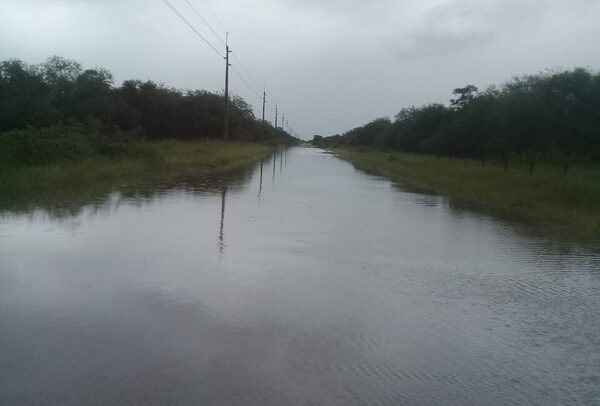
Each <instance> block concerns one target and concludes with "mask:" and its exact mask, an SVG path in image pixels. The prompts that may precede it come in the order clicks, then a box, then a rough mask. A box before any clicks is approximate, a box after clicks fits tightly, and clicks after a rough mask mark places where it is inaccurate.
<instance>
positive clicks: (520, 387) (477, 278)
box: [0, 146, 600, 406]
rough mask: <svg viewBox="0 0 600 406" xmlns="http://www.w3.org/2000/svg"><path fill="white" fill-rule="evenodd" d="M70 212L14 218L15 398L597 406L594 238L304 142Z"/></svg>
mask: <svg viewBox="0 0 600 406" xmlns="http://www.w3.org/2000/svg"><path fill="white" fill-rule="evenodd" d="M165 148H167V149H168V147H167V146H165ZM173 148H175V147H173ZM184 156H185V155H184ZM181 159H184V160H187V159H188V158H185V157H182V158H181ZM189 159H192V158H189ZM62 199H63V201H59V200H52V201H50V202H49V201H46V202H39V203H38V204H37V205H36V208H34V209H32V208H29V206H28V205H26V204H24V205H23V206H20V207H15V208H3V209H2V212H1V215H0V349H1V350H0V354H1V356H0V404H3V405H4V404H6V405H12V404H15V405H21V404H27V405H47V404H60V405H82V404H84V405H107V404H146V405H165V404H177V405H232V404H235V405H241V404H248V405H282V404H284V405H404V404H407V405H413V404H415V405H416V404H418V405H490V406H495V405H544V406H547V405H593V404H598V403H600V385H599V382H600V353H599V352H598V348H600V338H599V337H600V336H599V335H598V331H600V319H599V317H598V309H599V308H600V273H599V270H600V248H598V246H595V245H593V244H592V245H587V246H585V245H581V244H577V243H573V242H569V241H563V240H559V239H555V238H553V237H551V236H548V235H547V234H546V233H545V231H544V230H539V229H536V228H530V227H525V226H523V225H520V224H521V223H512V222H508V221H504V220H498V219H497V218H494V217H491V216H489V215H486V214H482V212H480V211H476V212H475V211H470V210H468V209H465V207H464V206H456V205H454V204H453V203H452V201H451V200H449V199H447V198H445V197H442V196H437V195H431V194H423V193H415V192H412V191H409V190H407V189H406V188H404V187H403V186H398V185H397V184H395V183H392V182H390V181H389V180H386V179H382V178H378V177H375V176H371V175H367V174H365V173H364V172H361V171H359V170H357V169H355V168H354V167H353V166H352V165H350V164H348V163H346V162H344V161H341V160H340V159H338V158H336V157H335V156H332V155H331V154H325V153H323V152H322V151H320V150H316V149H309V148H295V149H292V150H289V151H285V152H278V153H277V154H275V155H271V156H269V157H267V158H266V159H265V160H264V161H263V162H260V163H258V164H256V165H254V166H250V167H245V168H241V169H237V170H235V171H231V172H213V173H212V175H211V176H209V177H202V176H200V177H198V176H193V175H191V176H187V177H184V178H177V179H172V180H171V181H166V180H164V179H162V180H158V181H157V182H154V180H153V179H147V180H146V181H144V182H141V183H137V184H128V185H126V186H122V187H121V186H118V187H116V188H113V189H112V190H111V191H110V192H105V193H102V192H100V191H98V193H97V194H96V195H95V197H93V198H91V199H82V200H78V199H77V198H76V197H74V196H63V197H62ZM65 200H66V201H65ZM61 208H62V209H61Z"/></svg>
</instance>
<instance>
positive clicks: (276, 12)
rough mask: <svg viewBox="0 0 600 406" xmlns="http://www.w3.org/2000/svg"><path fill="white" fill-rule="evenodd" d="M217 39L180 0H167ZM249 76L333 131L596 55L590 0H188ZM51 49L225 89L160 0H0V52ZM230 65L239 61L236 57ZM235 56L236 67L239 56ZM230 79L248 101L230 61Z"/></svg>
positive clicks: (131, 72) (321, 129) (295, 115)
mask: <svg viewBox="0 0 600 406" xmlns="http://www.w3.org/2000/svg"><path fill="white" fill-rule="evenodd" d="M171 1H172V2H173V4H174V5H175V6H176V7H178V8H179V9H180V10H181V11H182V12H183V13H184V14H185V15H186V16H187V17H188V18H189V20H190V21H191V22H192V23H193V24H194V25H195V26H196V27H197V28H198V29H199V30H200V31H201V32H203V33H204V34H205V35H206V36H207V38H208V39H209V40H210V41H212V42H213V43H214V44H215V45H216V46H221V45H220V43H219V41H218V40H217V39H216V38H214V36H213V35H212V34H211V32H210V31H209V30H208V29H207V28H206V27H205V26H204V25H203V23H202V22H201V21H200V20H199V19H197V18H195V16H194V14H193V13H192V12H191V10H190V9H189V7H188V6H187V5H186V3H185V1H184V0H171ZM190 1H192V2H193V3H194V4H195V5H196V7H197V8H198V10H199V11H200V12H201V13H203V15H204V16H205V17H206V19H207V21H209V22H210V23H211V24H212V25H213V27H214V28H216V29H217V30H219V31H220V32H222V31H224V30H225V29H224V28H223V27H221V26H220V24H219V22H218V20H217V19H216V18H215V17H214V16H213V15H212V14H211V12H210V10H209V9H208V8H207V7H206V5H205V4H204V1H206V2H208V3H209V4H210V6H211V8H212V9H213V10H214V11H215V12H216V13H217V14H218V16H219V17H220V19H222V20H223V21H224V22H225V24H226V25H227V28H228V29H229V30H230V31H231V42H232V47H233V50H234V52H235V53H236V55H237V56H239V57H240V58H241V60H242V62H243V65H244V66H243V67H244V68H246V69H239V70H240V71H241V72H242V73H243V72H245V70H248V71H250V73H251V76H252V77H253V79H251V80H250V81H251V82H252V86H253V87H254V88H255V90H258V91H259V92H260V91H261V90H262V89H261V88H262V84H263V83H265V84H266V85H267V92H268V93H269V104H268V118H270V119H272V118H273V115H274V111H273V110H274V107H275V103H276V102H277V103H278V105H279V107H280V111H284V112H285V113H286V116H288V117H289V118H290V123H291V124H292V125H293V126H294V127H295V128H296V129H297V130H298V131H299V132H300V133H301V134H302V135H304V136H305V137H310V136H311V135H312V134H314V133H322V134H332V133H337V132H342V131H344V130H347V129H349V128H351V127H354V126H356V125H359V124H361V123H364V122H366V121H368V120H370V119H372V118H376V117H379V116H383V115H393V114H395V113H396V112H397V111H399V110H400V108H402V107H404V106H409V105H412V104H416V105H418V104H421V103H426V102H434V101H437V102H446V101H447V100H448V98H449V97H450V92H451V90H452V89H453V88H455V87H457V86H459V85H463V84H466V83H473V84H476V85H477V86H479V87H485V86H487V85H490V84H493V83H499V82H502V81H504V80H506V79H508V78H510V77H511V76H513V75H515V74H523V73H532V72H537V71H540V70H542V69H544V68H551V67H556V66H558V67H563V68H570V67H573V66H575V65H580V66H587V67H591V68H593V69H599V68H600V36H598V34H597V29H598V21H600V2H598V1H597V0H402V1H400V0H371V1H366V0H330V1H322V0H255V1H252V2H249V1H247V0H219V1H217V0H190ZM52 54H59V55H63V56H65V57H69V58H74V59H77V60H79V61H80V62H82V63H83V64H84V65H85V66H98V65H101V66H104V67H106V68H108V69H109V70H111V71H112V72H113V73H114V75H115V79H116V80H117V81H120V80H124V79H129V78H140V79H154V80H156V81H160V82H164V83H166V84H169V85H173V86H176V87H181V88H204V89H207V90H215V91H219V90H221V89H222V88H223V72H222V70H223V62H222V60H221V59H220V58H218V57H217V56H216V55H214V53H212V51H211V50H210V49H209V48H208V47H207V46H206V45H205V44H204V43H202V41H201V40H199V39H198V38H197V37H196V36H195V35H194V34H193V33H192V32H191V30H190V29H189V28H188V27H186V26H184V25H183V24H182V23H181V22H180V21H179V20H178V19H177V17H176V16H174V15H173V13H172V12H171V11H170V10H169V9H168V8H167V7H166V6H165V5H164V4H163V3H162V1H151V2H150V1H144V0H119V1H117V0H106V1H95V0H26V1H25V0H0V59H2V60H4V59H8V58H13V57H14V58H20V59H23V60H25V61H26V62H30V63H36V62H40V61H43V60H44V59H45V58H46V57H48V56H49V55H52ZM234 64H239V62H238V61H237V60H234ZM238 68H239V67H238ZM231 88H232V90H233V91H234V92H235V93H238V94H240V95H241V96H243V97H244V98H246V99H247V100H248V101H249V102H250V103H251V104H252V105H253V106H254V107H255V111H260V108H261V104H260V100H259V98H258V97H257V96H256V95H255V94H254V92H253V91H252V90H250V89H248V87H247V86H246V85H245V84H244V83H243V82H242V80H241V79H240V78H238V77H237V76H236V74H233V76H232V80H231Z"/></svg>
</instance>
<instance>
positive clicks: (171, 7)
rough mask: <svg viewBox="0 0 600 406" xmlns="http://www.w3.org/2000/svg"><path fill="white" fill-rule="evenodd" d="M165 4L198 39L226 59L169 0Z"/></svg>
mask: <svg viewBox="0 0 600 406" xmlns="http://www.w3.org/2000/svg"><path fill="white" fill-rule="evenodd" d="M163 2H164V3H165V4H166V5H167V6H169V8H170V9H171V10H172V11H173V12H174V13H175V14H177V17H179V18H180V19H181V21H183V22H184V23H185V24H186V25H187V26H188V27H190V28H191V29H192V31H194V33H195V34H196V35H197V36H198V37H200V39H201V40H202V41H204V42H206V44H207V45H208V46H209V47H210V48H211V49H212V50H213V51H215V52H216V53H217V55H219V56H220V57H221V58H225V57H224V56H223V55H222V54H221V53H220V52H219V51H218V50H217V48H215V47H214V46H213V44H211V43H210V42H209V41H208V40H207V39H206V38H204V36H202V34H200V33H199V32H198V30H197V29H196V28H195V27H194V26H193V25H192V24H190V22H189V21H188V20H186V18H185V17H184V16H183V15H181V13H180V12H179V11H177V9H176V8H175V7H173V5H172V4H171V2H169V0H163Z"/></svg>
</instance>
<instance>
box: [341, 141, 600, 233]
mask: <svg viewBox="0 0 600 406" xmlns="http://www.w3.org/2000/svg"><path fill="white" fill-rule="evenodd" d="M336 152H337V154H338V155H339V156H340V157H341V158H343V159H346V160H348V161H350V162H352V163H354V164H355V165H356V166H357V167H358V168H360V169H364V170H366V171H369V172H372V173H375V174H378V175H382V176H386V177H389V178H391V179H393V180H396V181H399V182H401V183H404V184H407V185H410V186H413V187H418V188H421V189H423V190H427V191H430V192H434V193H439V194H443V195H448V196H450V197H452V198H453V199H455V200H456V201H458V202H462V203H464V204H469V205H475V206H477V207H480V208H483V209H486V210H489V211H491V212H493V213H495V214H499V215H502V216H505V217H510V218H514V219H518V220H521V221H525V222H529V223H531V224H535V225H537V226H541V227H543V228H545V229H548V230H549V231H552V232H556V233H559V234H564V235H566V236H568V237H571V238H584V239H590V238H591V239H593V240H595V241H596V240H597V241H600V167H598V166H583V165H582V166H575V167H571V168H570V169H569V171H568V173H567V174H566V175H565V174H564V171H563V169H564V168H563V167H562V166H560V165H538V166H536V167H535V169H534V170H533V173H530V168H529V166H528V165H527V164H523V165H516V166H511V167H510V168H508V170H507V171H505V169H504V166H503V165H502V164H501V163H497V164H493V163H492V164H490V163H488V164H487V165H485V166H483V165H482V164H481V163H480V162H479V161H475V160H453V161H449V160H447V159H438V158H436V157H431V156H419V155H410V154H399V153H394V154H390V153H384V152H374V151H357V150H348V149H339V150H336Z"/></svg>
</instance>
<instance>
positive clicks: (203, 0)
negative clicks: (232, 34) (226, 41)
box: [202, 0, 229, 31]
mask: <svg viewBox="0 0 600 406" xmlns="http://www.w3.org/2000/svg"><path fill="white" fill-rule="evenodd" d="M202 3H204V5H205V6H206V8H207V9H209V10H210V12H211V13H212V14H213V15H214V16H215V18H216V19H217V21H218V22H219V24H221V27H222V28H223V29H224V30H225V31H229V30H228V29H227V27H226V26H225V24H224V23H223V21H222V20H221V19H220V18H219V15H218V14H217V13H215V10H213V9H212V7H211V6H210V5H209V4H208V2H207V1H206V0H202Z"/></svg>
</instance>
